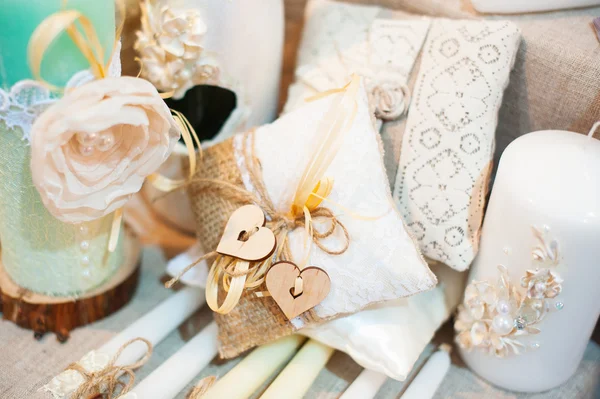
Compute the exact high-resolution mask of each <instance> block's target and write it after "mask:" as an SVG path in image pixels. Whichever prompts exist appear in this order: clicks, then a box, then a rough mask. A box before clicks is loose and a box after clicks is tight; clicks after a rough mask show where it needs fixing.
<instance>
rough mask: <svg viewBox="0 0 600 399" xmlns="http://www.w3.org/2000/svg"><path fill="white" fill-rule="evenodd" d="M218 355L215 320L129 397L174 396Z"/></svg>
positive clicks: (166, 397) (143, 381)
mask: <svg viewBox="0 0 600 399" xmlns="http://www.w3.org/2000/svg"><path fill="white" fill-rule="evenodd" d="M216 355H217V325H216V323H215V322H214V321H213V322H212V323H210V324H209V325H208V326H206V327H205V328H204V329H203V330H202V331H200V332H199V333H198V334H196V336H195V337H194V338H192V339H191V340H190V341H189V342H188V343H186V344H185V345H184V346H183V347H182V348H181V349H179V350H178V351H177V352H175V354H174V355H173V356H171V357H170V358H169V359H167V360H166V361H165V362H164V363H163V364H161V365H160V367H158V368H157V369H156V370H154V371H153V372H152V373H151V374H150V375H149V376H148V377H146V378H145V379H144V380H142V381H141V382H140V383H139V384H138V385H137V386H135V387H134V388H133V390H131V391H130V392H129V395H128V396H127V398H131V399H137V398H139V399H146V398H160V399H172V398H174V397H175V396H177V394H178V393H179V392H180V391H181V390H182V389H183V388H185V386H186V385H187V384H188V383H189V382H190V381H192V379H193V378H194V377H195V376H196V375H198V373H200V371H202V369H204V367H206V366H207V365H208V364H209V363H210V361H211V360H212V359H213V358H214V357H215V356H216Z"/></svg>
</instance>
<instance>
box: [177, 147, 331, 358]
mask: <svg viewBox="0 0 600 399" xmlns="http://www.w3.org/2000/svg"><path fill="white" fill-rule="evenodd" d="M234 153H235V152H234V148H233V138H231V139H228V140H226V141H224V142H222V143H219V144H217V145H214V146H212V147H210V148H209V149H207V150H206V151H204V153H203V160H202V162H201V163H200V165H199V166H198V168H197V170H196V173H197V176H202V180H199V179H197V180H194V181H192V183H191V184H190V186H189V188H188V192H189V195H190V198H191V202H192V210H193V212H194V216H195V218H196V227H197V236H198V240H199V241H200V243H201V245H202V248H203V249H204V250H205V252H210V251H212V250H214V248H216V247H217V245H218V244H219V240H220V239H221V236H222V235H223V231H224V229H225V225H226V224H227V221H228V220H229V217H230V216H231V214H232V213H233V212H234V211H235V210H236V209H238V208H239V207H240V206H242V205H246V203H243V202H242V201H240V197H239V196H230V195H226V194H227V193H226V192H222V193H221V192H219V187H225V186H224V185H214V184H211V183H210V182H209V181H210V180H219V181H222V182H226V183H230V184H233V185H235V186H238V187H240V189H242V190H245V187H244V183H243V182H242V176H241V173H240V170H239V169H238V165H237V163H236V160H235V158H234ZM258 291H266V287H265V286H264V283H263V285H262V286H261V287H259V289H258ZM224 296H225V293H224V292H223V291H222V290H220V292H219V301H220V302H222V301H223V298H224ZM298 317H300V318H302V319H303V320H304V321H305V322H306V323H314V322H319V321H322V320H320V318H319V317H318V316H316V314H315V313H314V311H312V310H310V311H308V312H304V313H303V314H302V315H300V316H298ZM215 320H216V322H217V325H218V326H219V336H218V338H219V354H220V355H221V356H222V357H224V358H231V357H235V356H237V355H238V354H240V353H241V352H244V351H246V350H248V349H250V348H252V347H254V346H257V345H262V344H265V343H267V342H271V341H274V340H276V339H278V338H281V337H284V336H286V335H289V334H292V333H293V332H294V331H295V328H294V326H293V325H292V324H291V323H290V322H289V321H288V320H287V318H286V317H285V316H284V314H283V313H282V312H281V310H280V309H279V306H277V304H276V303H275V301H274V300H273V298H271V297H263V298H257V297H256V295H255V291H247V290H246V291H244V293H243V294H242V297H241V299H240V301H239V303H238V304H237V305H236V306H235V308H234V309H233V310H232V311H231V312H229V313H228V314H226V315H223V314H219V313H215ZM247 320H252V323H247Z"/></svg>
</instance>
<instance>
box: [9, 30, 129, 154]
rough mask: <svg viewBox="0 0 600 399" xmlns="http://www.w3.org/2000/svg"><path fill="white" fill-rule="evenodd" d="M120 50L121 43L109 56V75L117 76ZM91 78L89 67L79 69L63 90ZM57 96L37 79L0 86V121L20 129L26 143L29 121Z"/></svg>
mask: <svg viewBox="0 0 600 399" xmlns="http://www.w3.org/2000/svg"><path fill="white" fill-rule="evenodd" d="M120 52H121V43H120V42H119V43H118V44H117V47H116V49H115V54H116V56H115V57H113V59H112V62H111V64H110V66H109V70H108V75H109V76H121V59H120V57H119V56H118V55H119V54H120ZM94 79H95V77H94V75H93V74H92V72H91V70H89V69H86V70H83V71H79V72H77V73H76V74H75V75H73V77H71V79H69V81H68V82H67V84H66V86H65V92H68V91H69V90H71V89H73V88H75V87H78V86H81V85H84V84H86V83H89V82H91V81H92V80H94ZM58 99H59V96H57V95H56V93H54V92H52V91H51V90H50V89H49V88H48V86H47V85H46V84H44V83H42V82H39V81H37V80H31V79H25V80H21V81H19V82H17V83H15V84H14V85H13V86H12V87H11V88H9V89H6V90H4V89H2V88H1V87H0V121H2V122H4V124H5V125H6V127H7V128H8V129H9V130H14V129H15V127H18V128H19V129H20V130H21V131H22V132H23V137H22V138H23V140H26V141H27V142H29V143H30V142H31V137H30V131H31V126H32V125H33V122H34V121H35V120H36V119H37V117H38V116H40V115H41V114H42V112H44V110H45V109H46V108H48V107H49V106H50V105H52V104H53V103H54V102H55V101H57V100H58Z"/></svg>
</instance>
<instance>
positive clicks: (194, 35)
mask: <svg viewBox="0 0 600 399" xmlns="http://www.w3.org/2000/svg"><path fill="white" fill-rule="evenodd" d="M164 3H165V2H164V1H162V2H161V1H159V2H157V3H156V4H151V2H149V1H146V2H145V3H144V4H143V5H142V29H141V30H140V31H138V32H137V41H136V43H135V49H136V51H138V53H139V55H140V59H141V63H142V76H143V77H144V78H146V79H148V80H149V81H150V82H152V84H154V85H155V86H156V88H157V89H158V90H160V91H164V92H171V91H172V92H174V94H173V97H174V98H176V99H178V98H181V97H183V96H184V95H185V92H186V91H187V90H188V89H189V88H190V87H193V86H194V85H197V84H200V83H203V82H205V81H206V80H208V79H209V78H211V77H214V76H215V75H216V74H217V73H218V71H217V69H216V68H215V67H213V66H211V65H208V64H207V59H205V58H204V56H203V53H204V49H203V47H202V43H203V40H204V34H205V33H206V29H207V28H206V24H205V23H204V22H203V21H202V18H201V16H200V13H199V12H198V11H197V10H183V11H180V12H175V11H173V9H172V8H170V7H169V6H167V5H164Z"/></svg>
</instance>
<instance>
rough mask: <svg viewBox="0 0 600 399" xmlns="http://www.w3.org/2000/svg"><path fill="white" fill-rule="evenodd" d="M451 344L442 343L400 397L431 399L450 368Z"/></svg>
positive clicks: (401, 398)
mask: <svg viewBox="0 0 600 399" xmlns="http://www.w3.org/2000/svg"><path fill="white" fill-rule="evenodd" d="M449 351H450V346H448V345H442V346H441V349H440V350H438V351H437V352H435V353H434V354H433V355H431V357H430V358H429V360H427V363H425V365H424V366H423V368H422V369H421V371H419V374H417V375H416V376H415V378H414V379H413V380H412V382H411V383H410V385H409V386H408V388H407V389H406V391H404V394H403V395H402V396H401V397H400V399H431V398H433V395H434V394H435V391H437V389H438V388H439V386H440V384H441V383H442V381H443V380H444V377H445V376H446V374H447V373H448V370H449V369H450V353H449Z"/></svg>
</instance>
